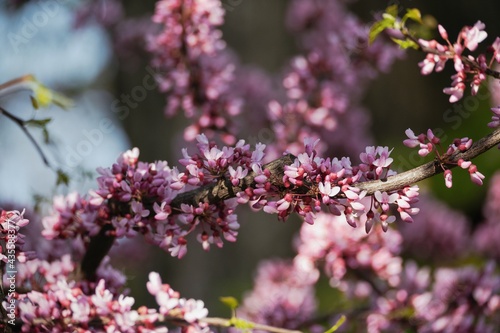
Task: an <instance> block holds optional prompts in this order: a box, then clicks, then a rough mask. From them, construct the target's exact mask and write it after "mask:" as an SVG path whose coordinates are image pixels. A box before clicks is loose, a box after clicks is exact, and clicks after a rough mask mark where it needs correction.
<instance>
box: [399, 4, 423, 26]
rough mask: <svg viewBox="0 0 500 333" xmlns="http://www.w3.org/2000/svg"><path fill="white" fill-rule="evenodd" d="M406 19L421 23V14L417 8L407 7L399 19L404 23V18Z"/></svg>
mask: <svg viewBox="0 0 500 333" xmlns="http://www.w3.org/2000/svg"><path fill="white" fill-rule="evenodd" d="M408 19H410V20H413V21H415V22H418V23H420V24H422V14H420V11H419V10H418V9H417V8H410V9H408V10H407V11H406V14H405V16H403V18H402V20H401V21H402V22H403V24H404V23H405V22H406V20H408Z"/></svg>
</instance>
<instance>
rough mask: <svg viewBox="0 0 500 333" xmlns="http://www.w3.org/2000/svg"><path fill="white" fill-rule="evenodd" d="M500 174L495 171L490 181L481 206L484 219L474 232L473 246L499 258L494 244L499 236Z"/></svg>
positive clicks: (499, 249) (491, 256)
mask: <svg viewBox="0 0 500 333" xmlns="http://www.w3.org/2000/svg"><path fill="white" fill-rule="evenodd" d="M499 200H500V174H499V173H496V174H495V175H494V176H493V177H492V179H491V181H490V188H489V191H488V196H487V197H486V202H485V204H484V207H483V216H484V221H483V223H482V224H481V225H479V226H478V228H477V229H476V230H475V232H474V239H473V242H474V248H475V249H476V250H477V251H478V252H479V253H481V254H484V255H487V256H488V257H490V258H492V259H495V260H497V261H498V260H500V248H499V247H498V246H497V245H496V244H497V243H498V237H500V221H499V219H498V216H500V207H499V206H498V202H499Z"/></svg>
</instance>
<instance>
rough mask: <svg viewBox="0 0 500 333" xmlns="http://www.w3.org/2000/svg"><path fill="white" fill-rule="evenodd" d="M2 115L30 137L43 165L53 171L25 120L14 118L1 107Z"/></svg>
mask: <svg viewBox="0 0 500 333" xmlns="http://www.w3.org/2000/svg"><path fill="white" fill-rule="evenodd" d="M0 113H1V114H3V115H4V116H6V117H7V118H9V119H10V120H12V121H13V122H15V123H16V124H17V125H18V126H19V127H20V128H21V130H22V131H23V132H24V134H25V135H26V136H27V137H28V139H29V140H30V141H31V143H32V144H33V145H34V146H35V149H36V151H37V152H38V154H39V155H40V157H41V158H42V160H43V163H44V164H45V165H46V166H47V167H49V168H51V169H53V167H52V166H51V165H50V163H49V161H48V159H47V156H45V154H44V153H43V150H42V148H41V147H40V145H39V144H38V142H36V140H35V138H34V137H33V136H32V135H31V133H30V132H29V131H28V129H27V128H26V122H25V121H24V120H22V119H21V118H18V117H16V116H14V115H13V114H12V113H10V112H9V111H7V110H5V109H4V108H2V107H0Z"/></svg>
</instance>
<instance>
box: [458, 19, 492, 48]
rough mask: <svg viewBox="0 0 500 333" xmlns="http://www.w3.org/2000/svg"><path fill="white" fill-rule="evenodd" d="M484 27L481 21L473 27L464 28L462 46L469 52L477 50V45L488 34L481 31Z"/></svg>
mask: <svg viewBox="0 0 500 333" xmlns="http://www.w3.org/2000/svg"><path fill="white" fill-rule="evenodd" d="M484 28H485V25H484V23H483V22H481V21H477V22H476V24H474V26H473V27H466V28H465V29H464V30H463V31H462V34H461V36H462V37H463V39H464V45H465V47H466V48H468V49H469V50H470V51H474V50H475V49H476V48H477V45H478V44H479V43H481V42H482V41H483V40H485V39H486V37H487V36H488V34H487V33H486V31H484V30H483V29H484Z"/></svg>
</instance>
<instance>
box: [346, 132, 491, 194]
mask: <svg viewBox="0 0 500 333" xmlns="http://www.w3.org/2000/svg"><path fill="white" fill-rule="evenodd" d="M499 144H500V128H498V129H495V130H494V131H493V132H492V133H491V134H489V135H487V136H485V137H484V138H481V139H480V140H478V141H476V142H474V143H473V144H472V146H471V147H470V148H469V149H467V150H466V151H464V152H455V153H453V154H451V155H450V156H448V155H444V156H443V157H442V159H441V161H440V160H438V159H435V160H434V161H431V162H428V163H426V164H423V165H421V166H418V167H416V168H414V169H411V170H408V171H405V172H402V173H399V174H397V175H395V176H391V177H388V178H387V179H386V180H372V181H367V182H363V183H357V184H354V186H356V187H357V188H359V189H361V190H365V191H367V195H370V194H373V193H375V192H376V191H380V192H389V191H394V190H397V189H400V188H403V187H405V186H409V185H411V184H415V183H417V182H419V181H421V180H424V179H427V178H429V177H432V176H434V175H437V174H440V173H442V172H444V170H446V169H452V168H454V167H456V166H457V162H458V160H459V159H463V160H464V161H470V160H472V159H473V158H475V157H477V156H479V155H481V154H482V153H484V152H486V151H488V150H490V149H491V148H493V147H495V146H497V145H499ZM443 167H444V168H443Z"/></svg>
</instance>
